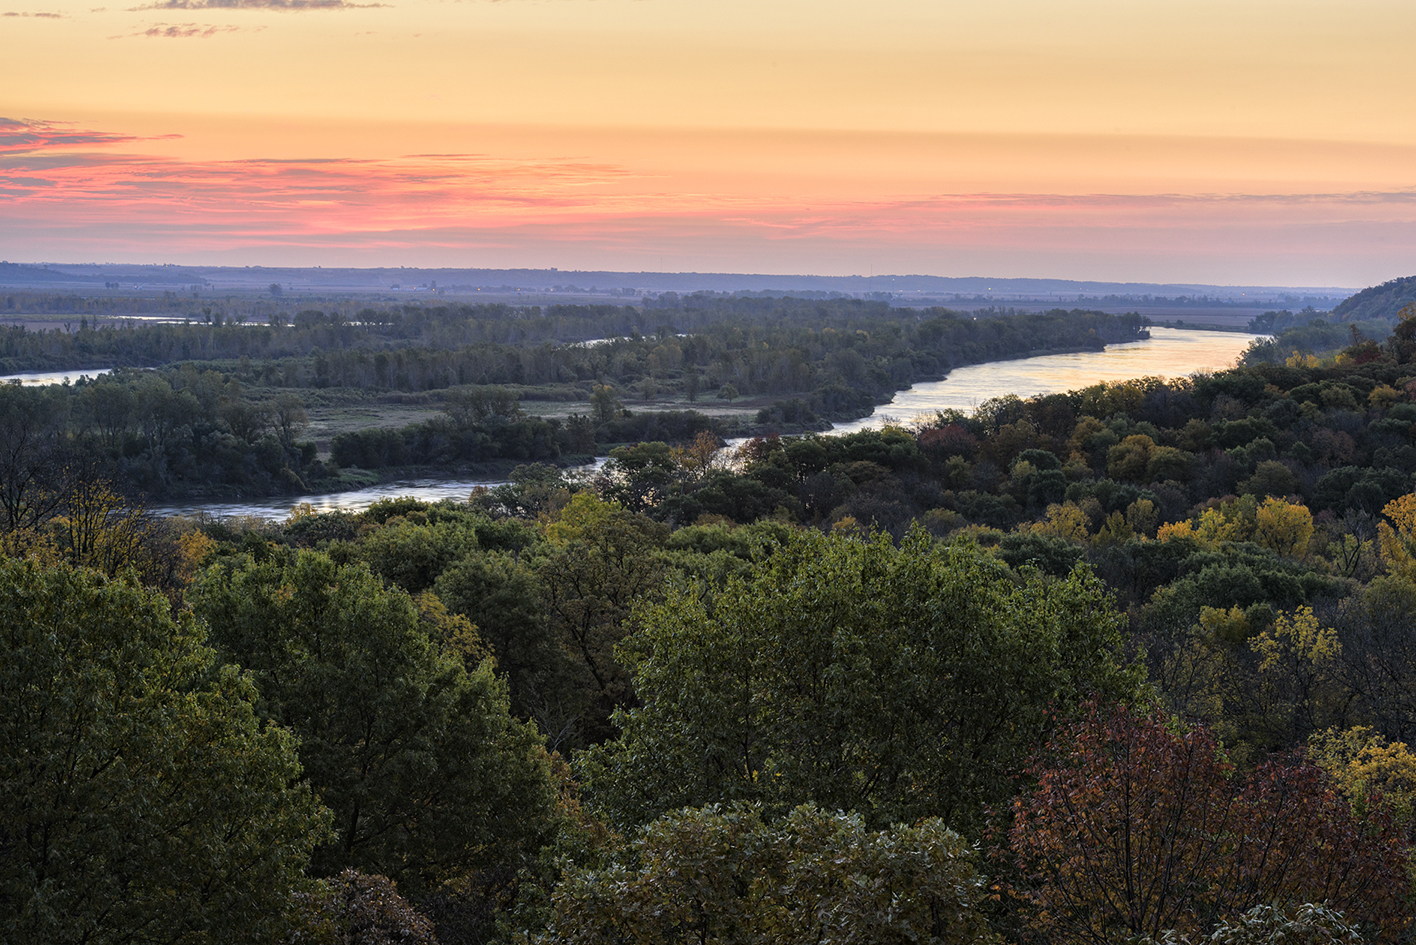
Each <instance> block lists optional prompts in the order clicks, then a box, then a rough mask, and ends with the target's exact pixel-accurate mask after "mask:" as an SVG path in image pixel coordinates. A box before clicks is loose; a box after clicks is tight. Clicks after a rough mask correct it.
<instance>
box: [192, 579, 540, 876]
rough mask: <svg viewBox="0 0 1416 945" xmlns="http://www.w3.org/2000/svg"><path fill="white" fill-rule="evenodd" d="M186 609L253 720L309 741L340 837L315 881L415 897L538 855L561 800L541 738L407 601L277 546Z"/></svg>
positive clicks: (206, 588) (308, 763)
mask: <svg viewBox="0 0 1416 945" xmlns="http://www.w3.org/2000/svg"><path fill="white" fill-rule="evenodd" d="M191 599H192V601H193V603H194V606H195V608H196V610H197V612H198V613H199V614H200V615H201V616H203V617H204V618H205V619H206V620H207V621H208V622H209V623H210V625H211V629H212V639H213V641H214V642H215V643H217V644H218V645H219V646H220V647H222V649H223V650H224V651H225V652H227V653H228V654H230V656H231V658H232V659H233V660H236V661H237V662H239V663H241V664H242V665H243V666H245V667H247V668H248V669H249V670H251V672H252V673H253V675H254V676H255V679H256V682H257V684H258V686H259V687H260V693H261V700H260V704H259V709H260V711H261V712H262V713H263V714H265V715H266V716H268V717H269V718H271V719H273V720H275V721H277V722H279V723H281V724H283V725H288V726H289V727H290V728H291V729H292V730H294V732H295V733H296V734H297V735H298V736H299V737H300V758H301V761H302V762H303V764H304V765H305V770H306V772H307V773H308V774H309V777H310V781H311V783H312V784H313V785H314V786H315V788H316V790H317V791H319V794H320V796H321V798H322V799H323V800H324V802H325V803H326V804H328V805H329V806H330V808H331V809H333V811H334V818H335V819H334V827H335V829H336V830H337V831H338V838H337V839H336V840H335V841H334V842H333V843H329V844H326V845H324V846H322V847H320V848H319V849H318V850H316V852H315V855H314V868H315V870H316V871H317V872H318V873H321V874H324V875H334V874H336V873H338V872H340V871H341V870H344V869H346V868H350V867H352V868H355V869H359V870H361V871H364V872H367V873H375V874H382V875H385V876H389V877H391V878H393V879H394V880H396V881H397V882H398V884H399V888H401V889H402V890H404V891H405V892H406V893H407V894H409V895H410V896H412V897H414V898H415V899H416V898H420V897H422V896H424V895H426V894H428V893H429V892H430V891H432V890H435V889H437V888H439V887H441V886H443V885H444V884H456V883H459V882H464V881H466V880H468V879H470V878H471V877H474V876H476V875H478V874H479V873H480V872H481V871H484V870H487V869H491V868H494V867H495V868H501V867H503V866H505V865H506V864H508V863H510V864H512V867H513V868H512V872H513V873H514V867H515V864H516V863H517V862H518V858H520V857H522V856H524V855H526V854H528V852H534V851H535V850H537V849H538V848H539V846H540V844H541V843H542V841H543V839H544V837H545V833H546V831H547V830H549V829H550V824H551V816H552V808H553V806H554V800H553V798H554V792H553V789H552V787H551V783H550V776H549V771H548V763H547V760H546V756H545V753H544V751H543V750H542V749H541V747H540V744H539V737H538V736H537V733H536V731H535V729H534V728H533V727H532V726H530V725H526V724H521V723H518V722H516V721H515V720H514V719H512V718H511V716H510V715H509V713H508V711H507V694H506V686H505V684H504V683H502V682H501V681H500V680H498V679H497V678H496V676H495V675H494V674H493V672H492V665H491V663H490V661H487V662H484V663H482V664H481V666H480V667H479V668H477V669H476V670H474V671H472V672H468V670H467V669H466V667H465V666H464V664H463V661H462V658H461V656H460V655H459V654H458V653H456V652H454V651H453V649H452V648H447V649H442V648H440V647H439V646H437V645H436V644H435V643H434V641H433V640H431V639H430V638H429V636H428V634H427V633H426V631H425V630H424V625H423V622H422V621H421V619H420V617H419V612H418V609H417V607H416V606H415V605H414V603H413V601H412V600H410V598H409V597H408V595H407V594H405V593H404V592H402V591H400V590H396V589H388V588H386V587H385V586H384V585H383V584H382V583H381V582H380V581H379V579H378V578H376V577H374V575H373V574H371V573H370V572H369V570H368V569H367V568H366V567H365V566H364V565H363V564H362V563H359V564H354V565H348V566H344V567H340V566H337V565H336V564H335V563H334V562H333V561H331V560H330V558H329V557H328V556H326V555H324V554H321V553H318V552H313V551H302V552H293V553H292V552H288V551H279V552H276V553H273V554H271V555H270V557H269V558H268V559H267V560H266V561H264V562H252V561H249V560H244V559H241V558H238V559H235V560H232V561H227V562H224V563H218V564H215V565H213V566H212V567H211V568H209V569H208V570H207V571H206V572H205V573H204V574H203V575H202V576H201V577H200V578H199V580H198V581H197V583H196V585H195V586H194V588H193V590H192V592H191Z"/></svg>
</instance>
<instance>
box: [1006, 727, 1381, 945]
mask: <svg viewBox="0 0 1416 945" xmlns="http://www.w3.org/2000/svg"><path fill="white" fill-rule="evenodd" d="M1033 773H1034V774H1035V776H1036V778H1037V786H1036V788H1035V789H1034V790H1033V791H1031V792H1029V793H1026V794H1024V795H1023V796H1021V797H1019V798H1018V799H1017V800H1016V801H1015V802H1014V808H1013V813H1014V824H1013V827H1012V830H1011V834H1010V842H1011V847H1012V851H1013V853H1014V855H1015V856H1016V858H1017V865H1018V867H1019V870H1020V872H1021V879H1020V881H1019V883H1018V885H1017V887H1016V888H1015V890H1014V892H1015V894H1016V895H1018V896H1019V897H1020V898H1021V899H1022V900H1023V901H1024V902H1025V904H1026V906H1027V907H1028V910H1027V911H1028V917H1029V920H1030V923H1031V924H1032V926H1033V927H1034V928H1035V929H1037V930H1038V931H1040V932H1043V933H1045V934H1047V935H1049V936H1050V937H1053V938H1058V939H1062V940H1068V941H1079V942H1095V943H1103V942H1110V941H1115V940H1117V939H1118V938H1122V937H1126V936H1127V935H1145V936H1150V937H1152V938H1159V937H1160V936H1161V935H1162V934H1163V933H1165V932H1167V931H1170V930H1175V931H1177V932H1179V933H1181V934H1182V935H1183V934H1194V933H1200V932H1206V931H1208V930H1209V929H1210V928H1211V927H1213V926H1214V924H1215V923H1217V922H1219V921H1220V920H1223V919H1233V918H1235V917H1237V916H1239V915H1241V914H1243V913H1244V912H1245V911H1246V910H1249V909H1251V908H1253V907H1255V906H1258V905H1264V904H1268V905H1275V906H1278V907H1286V906H1289V905H1294V904H1297V903H1302V902H1328V903H1330V904H1332V905H1333V906H1335V907H1337V908H1339V909H1342V910H1343V911H1344V912H1346V913H1347V915H1348V916H1349V917H1351V918H1352V919H1354V920H1355V921H1358V922H1360V923H1361V924H1362V925H1363V926H1365V927H1367V928H1368V929H1370V930H1371V931H1373V932H1376V933H1378V934H1379V935H1380V936H1381V937H1382V938H1385V939H1391V938H1394V937H1395V936H1396V935H1397V934H1398V933H1399V932H1400V931H1401V930H1402V929H1403V928H1405V927H1406V925H1407V923H1408V921H1409V919H1408V917H1407V915H1406V914H1405V911H1406V910H1405V908H1404V906H1405V899H1406V895H1407V890H1408V879H1407V875H1406V870H1405V865H1404V864H1405V856H1406V845H1405V843H1404V841H1403V840H1402V838H1401V836H1400V832H1399V830H1398V829H1397V828H1396V826H1395V825H1394V824H1393V823H1392V820H1391V818H1390V817H1389V816H1388V815H1387V814H1386V812H1385V811H1384V810H1381V809H1373V810H1370V811H1368V812H1367V813H1366V815H1365V817H1363V818H1361V819H1359V818H1358V817H1357V816H1356V815H1355V814H1354V813H1353V811H1352V807H1351V806H1350V805H1349V803H1348V802H1347V800H1346V799H1345V798H1344V797H1342V796H1341V795H1340V794H1338V793H1337V792H1336V791H1335V790H1334V788H1333V786H1332V785H1331V782H1329V781H1328V780H1327V778H1326V776H1325V775H1324V774H1323V772H1322V771H1321V770H1320V769H1318V768H1317V767H1316V766H1314V765H1312V764H1310V763H1308V762H1306V761H1305V760H1303V759H1301V758H1288V759H1283V760H1276V761H1272V762H1270V763H1268V764H1265V765H1262V766H1260V767H1259V768H1258V769H1256V770H1255V771H1254V772H1253V773H1252V774H1250V775H1249V776H1247V777H1242V778H1241V777H1239V776H1237V775H1236V774H1235V772H1234V770H1233V768H1232V766H1231V765H1230V764H1229V763H1228V762H1226V761H1225V760H1224V758H1223V756H1222V754H1221V752H1220V751H1219V746H1218V745H1217V743H1216V742H1215V739H1214V738H1213V736H1212V735H1211V734H1210V733H1209V731H1208V730H1206V729H1204V728H1200V727H1197V728H1192V729H1185V730H1179V729H1177V728H1174V727H1173V726H1172V725H1171V723H1170V722H1169V720H1168V719H1167V718H1166V717H1164V716H1163V715H1162V714H1161V713H1160V712H1159V711H1156V710H1152V711H1151V712H1150V713H1148V714H1137V713H1136V712H1133V711H1132V710H1130V709H1128V708H1126V707H1124V706H1120V707H1117V708H1115V709H1113V710H1111V711H1106V710H1103V709H1101V708H1100V707H1098V706H1096V705H1092V706H1091V707H1090V708H1089V711H1088V712H1087V714H1086V716H1085V717H1084V718H1083V719H1081V720H1080V721H1078V722H1075V723H1073V724H1072V725H1070V726H1068V727H1066V728H1064V729H1062V730H1060V731H1059V732H1058V733H1057V735H1056V737H1055V738H1054V739H1053V740H1052V742H1051V743H1050V745H1049V747H1048V749H1047V750H1046V751H1045V752H1044V753H1043V754H1042V755H1041V756H1040V758H1039V760H1038V762H1037V764H1036V766H1035V768H1034V771H1033Z"/></svg>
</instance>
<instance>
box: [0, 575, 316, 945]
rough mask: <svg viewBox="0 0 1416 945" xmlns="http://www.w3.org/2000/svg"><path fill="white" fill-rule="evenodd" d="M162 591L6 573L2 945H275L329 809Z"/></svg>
mask: <svg viewBox="0 0 1416 945" xmlns="http://www.w3.org/2000/svg"><path fill="white" fill-rule="evenodd" d="M204 637H205V634H204V632H203V630H202V627H201V625H200V624H199V623H197V621H196V620H194V619H193V618H192V616H191V615H190V614H188V613H184V614H181V615H179V616H178V617H177V618H175V619H174V618H173V617H172V616H171V604H170V603H169V601H167V600H166V599H165V598H163V597H162V596H160V595H159V594H157V593H156V592H153V591H150V590H146V589H143V588H141V587H138V586H136V585H134V584H131V583H129V582H127V581H125V580H116V581H110V580H107V579H105V578H104V577H103V576H102V575H101V574H99V573H97V572H94V571H90V570H87V569H71V568H69V567H67V566H58V567H50V568H42V567H40V566H39V565H37V564H35V563H33V562H20V561H0V939H3V940H4V941H5V942H9V943H15V945H20V943H35V945H39V943H44V945H52V943H68V942H73V943H78V942H84V943H146V942H164V943H207V942H212V943H215V942H253V941H274V940H276V939H277V938H278V937H279V936H280V934H281V931H280V930H281V929H282V927H283V923H284V918H283V917H284V913H285V908H286V904H287V902H288V900H289V897H290V896H291V894H292V891H293V890H295V889H296V888H297V887H298V886H299V885H300V884H301V882H302V869H303V867H304V865H305V863H306V861H307V858H308V857H309V855H310V851H311V849H312V848H313V847H314V845H315V844H316V843H317V842H319V841H320V840H323V839H325V838H326V837H327V836H328V834H329V830H328V823H329V819H328V811H325V810H323V809H322V808H321V807H320V806H319V804H318V802H317V801H316V799H315V797H314V796H313V794H312V793H311V791H310V789H309V786H308V785H306V784H304V783H302V782H301V780H300V778H301V772H300V765H299V763H298V761H297V760H296V755H295V740H294V739H293V738H292V737H291V736H290V734H289V733H288V732H286V731H284V730H282V729H279V728H276V727H274V726H270V725H264V724H262V723H261V722H260V721H259V720H258V718H257V716H256V713H255V711H254V707H253V703H254V702H255V699H256V692H255V687H254V686H253V685H252V683H251V681H250V680H249V679H248V678H247V677H244V676H242V675H240V674H239V673H238V672H237V671H236V670H234V669H233V668H231V667H218V666H217V664H216V662H215V654H214V652H213V651H212V650H211V649H210V648H208V647H207V646H206V645H205V640H204Z"/></svg>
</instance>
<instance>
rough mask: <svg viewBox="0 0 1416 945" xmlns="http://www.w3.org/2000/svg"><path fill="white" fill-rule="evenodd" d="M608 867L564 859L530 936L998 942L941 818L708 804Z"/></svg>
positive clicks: (662, 825) (658, 825) (574, 941)
mask: <svg viewBox="0 0 1416 945" xmlns="http://www.w3.org/2000/svg"><path fill="white" fill-rule="evenodd" d="M626 853H627V854H628V855H627V856H625V857H623V859H624V860H625V862H622V863H618V864H616V865H613V866H610V867H608V868H606V869H572V870H571V871H570V872H569V874H568V875H567V876H566V878H565V880H564V882H563V883H562V884H561V885H560V887H559V888H558V889H557V890H556V892H555V895H554V899H553V902H552V908H553V911H554V916H553V920H552V924H551V927H550V929H548V930H547V932H546V933H545V934H543V935H540V936H538V937H536V939H535V941H536V942H539V943H546V945H549V943H565V945H602V943H603V945H611V943H613V945H621V943H625V945H641V943H642V945H652V943H660V942H690V941H691V942H699V943H705V945H707V943H714V945H737V943H741V942H755V943H761V945H799V943H802V942H839V943H842V945H853V943H859V945H867V943H868V945H883V943H900V945H904V943H930V945H946V943H947V945H965V943H968V945H985V943H991V942H994V941H995V938H994V936H993V935H992V934H991V933H990V932H989V930H988V925H987V923H986V922H985V921H984V919H983V915H982V912H981V910H980V908H979V907H980V905H981V903H982V900H983V898H984V888H983V881H982V879H981V878H980V877H979V875H978V873H977V872H976V870H975V865H974V851H973V850H972V849H971V848H970V847H969V845H968V844H967V843H966V842H965V841H964V840H963V838H961V837H960V836H959V835H958V834H956V833H954V832H953V831H951V830H949V829H947V828H946V827H945V826H944V824H943V823H942V822H941V821H939V820H937V819H928V820H924V821H922V822H920V823H919V824H916V825H915V826H913V827H907V826H897V827H894V828H892V829H889V830H883V831H876V832H872V831H870V830H867V829H866V827H865V823H864V821H863V820H862V819H861V818H860V817H859V816H858V815H854V814H845V813H828V812H826V811H823V810H820V809H819V808H816V807H812V806H803V807H799V808H797V809H796V810H794V811H792V812H791V813H790V814H789V815H788V816H787V817H786V818H785V819H784V820H783V821H782V822H781V823H779V824H769V823H767V822H766V821H765V820H764V819H763V817H762V811H761V809H760V808H758V807H755V806H752V805H731V806H729V807H727V808H724V809H720V808H718V807H717V806H710V807H706V808H700V809H689V810H683V811H678V812H675V813H672V814H667V815H665V816H664V817H662V818H660V819H658V820H656V821H654V822H653V823H651V824H649V825H648V826H647V827H645V828H644V829H643V830H642V831H641V832H640V834H639V836H638V837H637V838H636V839H635V840H634V842H633V844H632V846H631V848H630V849H629V850H628V851H626Z"/></svg>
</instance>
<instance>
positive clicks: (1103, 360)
mask: <svg viewBox="0 0 1416 945" xmlns="http://www.w3.org/2000/svg"><path fill="white" fill-rule="evenodd" d="M1150 333H1151V336H1150V338H1149V339H1148V340H1146V341H1133V342H1129V343H1127V344H1122V345H1108V346H1107V347H1106V350H1105V351H1079V352H1077V353H1075V354H1046V355H1041V356H1039V357H1036V358H1019V359H1018V360H1016V361H990V362H988V363H987V364H971V365H969V366H967V367H961V368H955V369H954V370H952V371H950V372H949V375H948V376H947V377H945V378H944V380H942V381H926V382H924V383H922V384H916V385H915V386H914V387H912V388H910V389H909V390H902V391H900V392H898V393H897V394H895V399H894V400H893V401H891V402H890V403H888V404H885V405H883V406H880V407H876V408H875V412H874V413H872V414H871V415H870V416H869V417H866V418H864V419H861V420H855V421H853V422H851V423H843V424H838V425H837V426H834V427H832V428H831V432H832V433H854V432H856V431H857V430H866V429H871V428H876V427H880V426H883V425H884V424H885V422H886V420H887V419H888V420H889V421H891V422H898V423H904V424H909V423H910V422H911V421H913V420H917V419H928V418H931V417H933V416H934V414H935V413H936V412H937V411H940V410H950V409H953V410H962V411H963V412H964V413H972V412H973V411H974V408H976V407H977V406H978V405H979V404H981V403H983V402H984V401H985V400H991V399H993V398H994V397H1002V396H1004V395H1006V394H1017V395H1018V396H1019V397H1031V396H1033V395H1034V394H1058V393H1063V392H1065V391H1069V390H1078V389H1080V388H1083V387H1090V386H1091V385H1092V384H1096V383H1098V382H1100V381H1124V380H1127V379H1129V378H1133V377H1148V376H1155V377H1169V378H1174V377H1185V376H1187V375H1190V374H1194V373H1195V372H1196V371H1218V370H1223V369H1225V368H1230V367H1233V366H1234V362H1235V361H1237V360H1238V358H1239V356H1240V355H1241V354H1243V353H1244V349H1245V348H1247V347H1249V343H1250V342H1251V341H1253V340H1254V339H1256V338H1263V337H1266V336H1265V335H1251V334H1248V333H1246V332H1234V331H1193V330H1187V329H1183V328H1152V329H1150Z"/></svg>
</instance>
